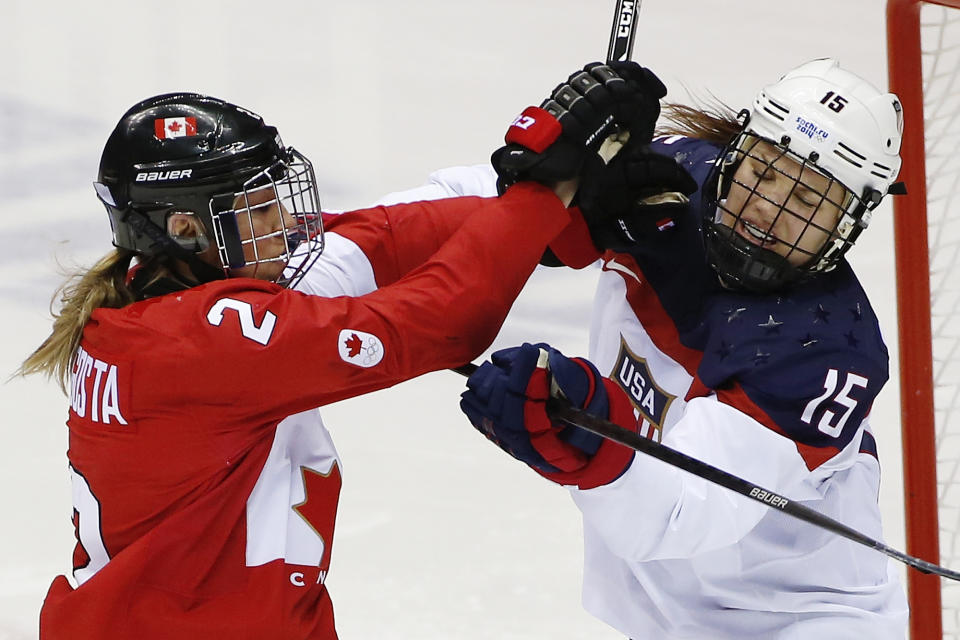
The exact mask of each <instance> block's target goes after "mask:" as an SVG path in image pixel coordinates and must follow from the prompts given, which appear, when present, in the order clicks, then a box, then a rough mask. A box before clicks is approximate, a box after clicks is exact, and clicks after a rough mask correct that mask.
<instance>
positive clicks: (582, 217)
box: [540, 139, 697, 269]
mask: <svg viewBox="0 0 960 640" xmlns="http://www.w3.org/2000/svg"><path fill="white" fill-rule="evenodd" d="M696 190H697V183H696V181H695V180H694V179H693V177H692V176H691V175H690V174H689V173H687V171H686V169H684V168H683V167H681V166H680V165H679V164H677V163H676V162H675V161H674V159H673V158H670V157H668V156H664V155H661V154H659V153H656V152H654V151H652V150H651V149H650V147H649V145H646V144H638V143H636V142H634V141H633V140H632V139H631V140H630V141H629V142H627V144H626V145H625V146H624V147H623V148H622V149H621V150H620V151H619V153H617V155H616V156H614V157H613V159H612V160H610V162H609V163H604V162H603V161H602V160H601V159H600V158H596V157H593V158H588V159H587V160H586V162H585V166H584V169H583V172H582V175H581V178H580V187H579V190H578V192H577V197H576V200H575V204H576V205H577V206H576V207H573V208H571V209H570V211H571V213H572V214H573V218H572V222H571V224H569V225H567V227H566V228H565V229H564V230H563V231H562V232H561V233H560V235H559V236H557V237H556V238H554V239H553V241H552V242H551V243H550V247H549V248H548V249H547V251H546V253H545V254H544V256H543V258H542V259H541V260H540V263H541V264H544V265H546V266H548V267H559V266H567V267H573V268H575V269H580V268H582V267H585V266H587V265H588V264H590V263H592V262H594V261H595V260H597V259H598V258H599V257H600V256H601V254H602V253H603V252H604V251H606V250H607V249H613V250H614V251H626V250H627V249H629V248H630V247H631V246H633V245H634V244H636V242H637V240H638V239H639V238H641V237H643V236H649V235H650V234H651V233H656V232H659V231H666V230H667V229H670V228H672V227H673V226H675V225H676V224H677V222H678V220H679V219H680V217H681V216H682V214H683V213H684V212H685V211H686V209H687V206H688V203H689V200H688V198H687V196H689V195H690V194H692V193H693V192H694V191H696ZM578 214H579V215H578Z"/></svg>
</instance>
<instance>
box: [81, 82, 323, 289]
mask: <svg viewBox="0 0 960 640" xmlns="http://www.w3.org/2000/svg"><path fill="white" fill-rule="evenodd" d="M95 187H96V190H97V195H98V197H99V198H100V200H101V201H102V202H103V204H104V205H105V206H106V209H107V213H108V216H109V218H110V225H111V229H112V231H113V243H114V245H115V246H117V247H120V248H124V249H129V250H132V251H134V252H136V253H138V254H140V255H142V256H148V257H149V256H156V255H166V256H169V257H172V258H174V259H176V260H180V261H185V262H187V263H188V265H189V267H190V270H191V271H192V272H193V275H194V276H195V277H196V278H197V279H198V280H199V281H201V282H207V281H209V280H213V279H217V278H219V277H223V276H224V275H226V276H231V275H233V276H239V275H244V276H253V277H256V278H259V279H265V280H271V281H274V282H277V283H278V284H281V285H283V286H288V287H289V286H293V285H294V284H296V282H298V281H299V280H300V278H302V276H303V275H304V273H305V272H306V270H307V269H308V268H309V267H310V265H311V264H312V263H313V262H314V261H315V260H316V258H317V256H319V254H320V252H321V251H322V249H323V228H322V222H321V217H320V204H319V196H318V193H317V187H316V179H315V176H314V172H313V166H312V165H311V164H310V161H309V160H307V159H306V158H305V157H304V156H303V155H302V154H300V153H298V152H297V151H295V150H294V149H292V148H290V147H285V146H284V144H283V142H282V141H281V139H280V136H279V134H278V133H277V130H276V128H275V127H272V126H269V125H267V124H266V123H265V122H264V121H263V119H262V118H261V117H260V116H258V115H256V114H254V113H252V112H250V111H248V110H246V109H243V108H242V107H238V106H236V105H233V104H230V103H228V102H225V101H223V100H220V99H218V98H213V97H210V96H204V95H200V94H194V93H171V94H164V95H159V96H154V97H152V98H148V99H146V100H143V101H141V102H140V103H138V104H136V105H134V106H133V107H131V108H130V109H129V110H128V111H127V112H126V113H125V114H124V115H123V117H122V118H121V120H120V122H119V123H118V124H117V126H116V127H115V129H114V131H113V133H112V134H111V135H110V138H109V139H108V140H107V143H106V145H105V147H104V150H103V155H102V157H101V160H100V170H99V173H98V179H97V182H96V183H95ZM174 214H177V215H189V216H193V217H194V219H195V220H197V221H198V222H200V223H201V224H202V228H203V232H202V233H200V234H195V233H191V234H187V235H185V236H178V235H173V233H172V231H171V230H170V229H169V228H168V223H169V220H170V216H172V215H174ZM214 246H215V247H216V251H215V252H214V251H212V249H213V247H214ZM208 248H209V249H211V252H210V253H211V254H212V255H210V256H204V255H202V254H205V253H206V251H207V249H208ZM213 256H217V257H216V258H213V259H212V260H211V259H210V258H212V257H213ZM218 263H219V264H218ZM249 267H253V268H252V269H251V268H249ZM240 269H243V271H242V272H240V271H239V270H240Z"/></svg>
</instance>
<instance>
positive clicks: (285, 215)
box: [230, 185, 297, 281]
mask: <svg viewBox="0 0 960 640" xmlns="http://www.w3.org/2000/svg"><path fill="white" fill-rule="evenodd" d="M233 207H234V210H235V211H236V212H237V225H238V227H239V230H240V237H241V239H242V240H243V255H244V258H245V259H246V261H247V266H245V267H241V268H237V269H230V275H231V276H232V277H246V278H258V279H260V280H271V281H275V280H277V279H279V278H280V276H281V275H282V273H283V269H284V267H286V265H287V261H286V255H287V234H288V233H289V232H290V231H291V230H294V229H296V227H297V224H296V220H295V219H294V218H293V216H291V215H290V213H289V212H288V211H287V210H286V208H284V206H283V204H282V203H280V202H278V201H277V198H276V193H275V192H274V190H273V187H272V186H271V185H268V186H266V187H262V188H259V189H254V190H250V191H248V192H247V194H246V197H244V196H243V195H242V194H241V195H239V196H237V197H236V199H235V200H234V202H233Z"/></svg>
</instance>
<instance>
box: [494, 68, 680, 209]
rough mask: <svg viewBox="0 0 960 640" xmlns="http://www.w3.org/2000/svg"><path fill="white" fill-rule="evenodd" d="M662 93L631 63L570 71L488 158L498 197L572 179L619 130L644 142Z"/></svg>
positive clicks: (517, 122)
mask: <svg viewBox="0 0 960 640" xmlns="http://www.w3.org/2000/svg"><path fill="white" fill-rule="evenodd" d="M666 93H667V90H666V87H664V86H663V83H662V82H661V81H660V79H659V78H657V76H656V75H654V74H653V72H652V71H650V70H649V69H645V68H643V67H641V66H639V65H638V64H636V63H634V62H612V63H609V64H600V63H591V64H588V65H587V66H586V67H584V68H583V70H582V71H577V72H575V73H573V74H572V75H570V77H569V78H568V79H567V81H566V82H565V83H563V84H561V85H559V86H557V88H555V89H554V90H553V93H551V95H550V97H549V98H547V100H545V101H544V102H543V103H542V104H541V105H540V107H527V109H526V110H524V112H523V113H522V114H521V115H520V116H519V117H517V119H516V120H515V121H514V122H513V124H512V125H510V128H509V129H508V130H507V135H506V137H505V141H506V143H507V144H506V146H503V147H501V148H499V149H497V150H496V151H495V152H494V153H493V156H492V157H491V162H492V163H493V167H494V169H495V170H496V171H497V175H498V180H497V187H498V189H499V191H500V193H503V192H504V191H506V190H507V188H509V187H510V185H512V184H514V183H515V182H518V181H520V180H535V181H537V182H541V183H543V184H547V185H551V186H552V185H553V184H554V183H556V182H559V181H561V180H569V179H571V178H574V177H576V176H577V175H578V174H579V173H580V170H581V168H582V166H583V162H584V159H585V157H587V156H588V155H596V154H597V153H599V152H600V151H601V147H602V146H603V144H604V142H605V141H606V140H607V138H608V137H610V136H611V135H612V134H614V133H617V132H618V131H620V132H629V134H630V137H631V138H635V139H640V140H643V141H646V142H649V141H650V139H651V137H652V135H653V128H654V126H655V124H656V121H657V118H658V117H659V115H660V98H662V97H663V96H665V95H666Z"/></svg>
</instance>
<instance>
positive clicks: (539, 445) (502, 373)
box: [460, 343, 636, 489]
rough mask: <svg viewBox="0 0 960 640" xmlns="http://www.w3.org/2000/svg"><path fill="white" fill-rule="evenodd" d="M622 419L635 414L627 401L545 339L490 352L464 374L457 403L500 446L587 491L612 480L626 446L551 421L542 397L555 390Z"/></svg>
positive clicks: (629, 420)
mask: <svg viewBox="0 0 960 640" xmlns="http://www.w3.org/2000/svg"><path fill="white" fill-rule="evenodd" d="M608 389H609V390H613V391H614V392H615V393H616V396H615V400H616V401H617V402H616V407H617V410H616V411H615V412H614V413H615V414H616V416H615V417H617V418H619V419H620V421H621V424H626V425H632V428H633V429H634V430H636V419H635V418H634V416H633V410H632V407H631V405H630V404H629V400H627V399H626V396H625V395H624V394H623V393H622V391H620V390H619V389H618V388H617V387H616V386H615V385H613V383H610V384H609V387H608V384H607V381H605V379H604V378H603V377H602V376H601V375H600V373H599V372H598V371H597V369H596V367H594V366H593V364H591V363H590V362H588V361H586V360H583V359H580V358H576V359H571V358H567V357H566V356H564V355H563V354H562V353H560V352H559V351H557V350H556V349H553V348H551V347H550V346H549V345H546V344H536V345H532V344H528V343H525V344H523V345H521V346H519V347H512V348H510V349H504V350H501V351H497V352H496V353H494V354H493V357H492V362H485V363H484V364H483V365H481V366H480V368H479V369H477V371H475V372H474V374H473V375H472V376H470V378H469V379H468V380H467V391H465V392H464V393H463V394H462V396H461V401H460V408H461V409H462V410H463V412H464V413H465V414H466V415H467V418H468V419H469V420H470V422H471V424H473V426H474V427H476V428H477V430H479V431H480V432H481V433H483V434H484V435H486V436H487V438H489V439H490V440H491V441H492V442H494V443H495V444H497V446H499V447H500V448H501V449H503V450H504V451H506V452H507V453H509V454H510V455H512V456H513V457H514V458H517V459H518V460H520V461H522V462H525V463H527V464H528V465H529V466H530V467H532V468H533V469H534V470H536V471H537V472H538V473H540V474H541V475H543V476H545V477H547V478H549V479H550V480H553V481H554V482H557V483H560V484H565V485H573V484H576V485H578V486H579V487H580V488H583V489H588V488H593V487H596V486H600V485H602V484H607V483H609V482H611V481H613V480H614V479H616V478H618V477H619V476H620V475H621V474H622V473H623V472H624V470H625V469H626V468H627V467H628V466H629V464H630V461H631V460H632V459H633V450H632V449H629V448H627V447H624V446H622V445H619V444H617V443H615V442H612V441H609V440H605V439H604V438H602V437H600V436H598V435H596V434H594V433H591V432H589V431H586V430H583V429H578V428H576V427H571V426H568V425H564V424H561V423H554V422H552V421H551V420H550V418H549V416H548V415H547V413H546V400H547V398H549V397H550V396H551V395H554V396H556V395H562V396H563V397H565V398H566V399H567V400H569V401H570V403H571V404H572V405H573V406H575V407H579V408H584V409H586V411H588V412H590V413H591V414H593V415H596V416H598V417H601V418H610V416H611V395H610V393H608Z"/></svg>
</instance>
